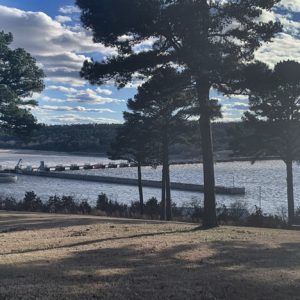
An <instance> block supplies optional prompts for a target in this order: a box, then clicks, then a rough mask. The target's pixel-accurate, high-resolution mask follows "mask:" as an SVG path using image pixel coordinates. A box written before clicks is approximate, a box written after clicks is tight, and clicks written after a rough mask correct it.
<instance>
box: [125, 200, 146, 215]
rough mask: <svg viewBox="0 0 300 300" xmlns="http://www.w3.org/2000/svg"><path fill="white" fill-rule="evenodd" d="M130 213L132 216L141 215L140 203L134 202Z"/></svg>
mask: <svg viewBox="0 0 300 300" xmlns="http://www.w3.org/2000/svg"><path fill="white" fill-rule="evenodd" d="M144 206H145V205H144ZM129 212H130V216H136V215H140V212H141V204H140V201H132V202H131V204H130V207H129Z"/></svg>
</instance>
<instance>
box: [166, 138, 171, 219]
mask: <svg viewBox="0 0 300 300" xmlns="http://www.w3.org/2000/svg"><path fill="white" fill-rule="evenodd" d="M166 143H167V144H166V157H165V169H166V172H165V173H166V178H165V181H166V217H167V221H171V220H172V200H171V186H170V165H169V145H168V141H166Z"/></svg>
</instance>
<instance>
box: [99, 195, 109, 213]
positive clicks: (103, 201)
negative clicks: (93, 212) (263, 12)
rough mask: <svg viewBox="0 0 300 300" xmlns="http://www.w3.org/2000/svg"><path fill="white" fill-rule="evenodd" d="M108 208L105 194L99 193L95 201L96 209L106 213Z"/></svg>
mask: <svg viewBox="0 0 300 300" xmlns="http://www.w3.org/2000/svg"><path fill="white" fill-rule="evenodd" d="M108 207H109V200H108V197H107V195H106V194H104V193H101V194H100V195H99V196H98V199H97V204H96V209H99V210H102V211H107V210H108Z"/></svg>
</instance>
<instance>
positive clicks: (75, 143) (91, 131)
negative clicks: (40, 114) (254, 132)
mask: <svg viewBox="0 0 300 300" xmlns="http://www.w3.org/2000/svg"><path fill="white" fill-rule="evenodd" d="M120 126H122V125H119V124H74V125H40V126H39V127H38V128H37V129H35V130H34V131H33V132H32V133H31V135H29V136H28V137H25V138H24V139H21V138H20V137H17V136H16V135H14V134H9V133H7V132H5V131H4V130H2V131H0V148H2V149H30V150H44V151H58V152H60V151H61V152H83V153H99V154H106V152H107V151H109V149H110V144H111V142H112V141H113V140H114V139H115V137H116V132H117V128H119V127H120ZM240 126H242V124H241V123H239V122H236V123H234V122H232V123H221V122H216V123H214V124H213V136H214V148H215V151H216V152H217V151H218V152H219V151H224V150H230V148H231V147H230V143H231V140H232V136H231V134H230V133H231V132H232V130H234V129H237V128H239V127H240ZM186 136H187V137H188V139H187V141H186V142H184V143H181V144H176V145H174V146H172V149H171V156H173V157H174V158H176V159H192V158H199V157H200V153H199V143H200V133H199V127H198V124H197V122H191V126H190V128H189V129H188V132H187V133H186Z"/></svg>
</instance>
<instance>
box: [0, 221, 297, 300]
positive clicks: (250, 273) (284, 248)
mask: <svg viewBox="0 0 300 300" xmlns="http://www.w3.org/2000/svg"><path fill="white" fill-rule="evenodd" d="M8 221H9V220H8ZM188 234H191V231H181V232H172V233H171V232H160V233H148V234H136V235H132V236H124V237H122V236H120V237H117V238H111V239H104V240H94V241H89V242H88V244H89V245H94V248H93V249H89V250H82V249H81V248H78V247H79V246H82V245H83V244H79V243H77V244H74V245H68V248H72V249H71V250H72V251H70V252H69V255H68V256H67V258H66V257H64V258H60V257H59V252H54V256H55V257H54V259H52V258H50V257H49V258H47V256H46V255H45V256H44V257H46V258H43V259H33V260H32V261H31V262H29V263H19V264H15V265H12V264H2V265H0V298H1V299H228V300H229V299H230V300H231V299H233V300H235V299H239V300H241V299H275V300H276V299H299V295H300V271H299V268H300V251H299V248H300V243H285V244H279V246H276V247H266V246H265V245H264V244H257V243H254V242H241V241H235V240H233V241H223V242H207V243H198V244H197V243H195V244H193V243H182V242H180V241H181V240H182V237H184V235H188ZM198 234H201V232H200V233H199V232H198ZM161 235H163V238H162V239H160V240H159V242H157V239H156V238H158V237H159V236H160V237H161ZM172 235H174V236H175V240H176V238H178V242H176V244H175V243H174V244H169V245H167V246H164V245H162V244H163V243H164V239H165V240H167V239H168V237H169V236H172ZM174 236H173V237H174ZM116 240H118V241H120V242H121V243H113V244H107V241H116ZM158 243H159V245H158ZM85 245H86V244H85ZM58 250H59V249H57V248H55V249H53V250H51V251H58ZM55 254H57V256H56V255H55ZM51 255H52V256H53V253H52V254H51ZM8 257H10V256H8Z"/></svg>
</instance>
